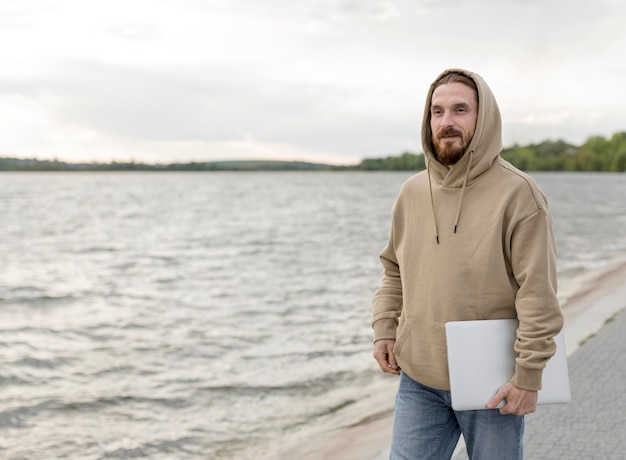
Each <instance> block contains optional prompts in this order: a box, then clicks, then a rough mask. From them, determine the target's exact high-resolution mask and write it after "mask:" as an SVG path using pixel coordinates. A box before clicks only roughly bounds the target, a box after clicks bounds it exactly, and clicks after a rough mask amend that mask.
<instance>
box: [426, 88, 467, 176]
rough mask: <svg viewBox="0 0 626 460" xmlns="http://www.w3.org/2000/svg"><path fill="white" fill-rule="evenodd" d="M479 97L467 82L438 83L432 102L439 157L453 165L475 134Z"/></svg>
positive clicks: (433, 134)
mask: <svg viewBox="0 0 626 460" xmlns="http://www.w3.org/2000/svg"><path fill="white" fill-rule="evenodd" d="M477 117H478V101H477V97H476V92H475V91H474V90H473V89H472V88H470V87H469V86H467V85H464V84H463V83H458V82H451V83H447V84H445V85H441V86H438V87H437V88H435V91H434V92H433V96H432V100H431V104H430V130H431V132H432V142H433V147H434V153H435V156H436V157H437V160H438V161H439V162H440V163H442V164H444V165H448V166H450V165H453V164H455V163H456V162H457V161H459V159H460V158H461V157H462V156H463V154H464V153H465V150H467V147H468V146H469V144H470V142H471V141H472V137H474V130H475V129H476V119H477Z"/></svg>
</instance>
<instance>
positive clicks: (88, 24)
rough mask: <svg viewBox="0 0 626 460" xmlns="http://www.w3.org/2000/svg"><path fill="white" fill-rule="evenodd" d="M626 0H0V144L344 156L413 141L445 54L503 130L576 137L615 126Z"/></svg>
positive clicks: (512, 135)
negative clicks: (1, 0) (467, 76)
mask: <svg viewBox="0 0 626 460" xmlns="http://www.w3.org/2000/svg"><path fill="white" fill-rule="evenodd" d="M7 5H8V6H7ZM624 9H625V7H624V6H623V5H622V4H621V3H620V2H615V1H609V0H601V1H598V2H593V3H589V2H582V1H580V0H575V1H573V2H570V3H568V4H567V8H564V7H563V2H559V1H556V0H548V1H542V2H539V1H519V0H505V1H495V0H489V1H486V2H481V3H479V4H477V3H476V2H470V1H469V0H456V1H454V2H445V3H442V2H437V1H434V0H427V1H421V2H413V1H409V0H396V1H392V0H388V1H385V0H378V1H369V2H359V1H356V0H339V1H331V0H306V1H302V2H293V1H287V0H268V1H266V2H253V1H251V0H233V1H230V2H204V1H197V0H181V1H173V0H171V1H169V0H164V1H160V2H149V1H147V0H135V1H132V2H121V1H117V0H111V1H110V2H107V3H100V4H98V5H97V8H95V9H93V8H91V6H90V5H86V4H84V2H79V1H73V0H66V1H57V2H51V3H49V2H43V1H41V0H31V1H24V2H19V3H18V2H12V3H11V2H10V3H5V4H3V6H0V18H2V19H0V40H2V41H3V42H4V43H12V44H15V46H12V47H5V48H4V49H3V51H2V54H1V57H2V58H3V62H4V63H5V65H4V66H3V67H2V68H1V69H0V98H1V100H0V102H2V105H0V120H3V121H4V122H5V124H4V126H5V128H6V129H7V131H8V134H7V135H6V136H5V138H4V141H3V144H2V145H0V151H5V152H7V151H8V152H13V153H14V154H20V155H27V154H33V153H35V154H36V153H37V152H40V153H39V154H40V155H43V154H44V153H46V152H47V153H46V154H50V152H61V153H62V154H63V155H73V156H75V157H78V156H80V155H81V152H88V153H83V155H94V152H97V154H98V155H99V156H101V157H103V158H105V157H106V156H107V155H109V156H110V157H113V156H116V157H117V158H119V156H120V155H128V156H135V157H136V158H137V159H138V160H141V158H142V156H145V157H146V158H147V157H148V156H149V155H152V156H153V157H158V158H166V156H167V154H168V153H167V152H172V151H173V150H175V151H176V155H177V157H178V158H180V157H185V158H190V157H192V156H195V155H200V156H201V157H203V158H207V159H208V158H216V157H220V158H223V157H224V155H226V156H228V155H232V156H238V157H245V154H246V152H248V154H249V155H250V156H256V155H261V154H262V153H268V152H271V151H275V152H280V155H289V154H293V155H299V157H298V158H299V159H315V158H322V157H324V158H332V157H335V158H340V159H346V158H352V159H353V160H354V161H356V160H358V159H360V158H364V157H373V156H383V155H388V154H396V153H400V152H402V151H404V150H412V151H419V150H420V149H421V148H420V145H419V139H420V135H419V127H420V124H421V114H422V108H423V107H422V105H423V100H424V96H425V93H426V90H427V88H428V85H429V83H430V81H432V79H433V78H434V77H435V76H436V75H437V74H438V73H439V72H440V71H441V70H443V69H444V68H448V67H464V68H468V69H470V70H474V71H477V72H478V73H480V74H481V75H483V77H485V79H486V81H487V82H488V84H489V85H490V86H491V87H492V89H493V91H494V93H495V95H496V98H497V99H498V101H499V104H500V106H501V111H502V114H503V121H504V123H503V125H504V131H505V143H512V142H518V143H525V142H529V141H541V140H543V139H545V138H546V137H550V138H564V139H565V140H568V141H571V142H580V141H582V140H584V138H586V137H587V136H588V135H591V134H598V133H600V134H603V135H610V134H612V132H615V131H619V130H624V126H623V123H622V121H621V119H622V118H621V110H622V109H621V108H622V107H623V103H624V102H625V101H624V97H622V96H621V94H620V93H619V92H617V91H616V88H618V87H620V85H621V76H622V75H623V74H624V73H625V71H626V69H625V68H624V67H626V64H624V63H623V62H622V61H623V60H622V59H621V52H622V50H623V49H625V48H626V33H624V32H623V28H622V24H621V21H620V19H619V18H621V17H623V16H622V13H623V12H624ZM122 13H123V14H122ZM107 152H109V153H107ZM150 152H158V153H150ZM194 159H202V158H200V157H196V158H194Z"/></svg>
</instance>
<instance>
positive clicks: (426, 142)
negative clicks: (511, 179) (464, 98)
mask: <svg viewBox="0 0 626 460" xmlns="http://www.w3.org/2000/svg"><path fill="white" fill-rule="evenodd" d="M453 72H456V73H460V74H463V75H465V76H467V77H469V78H470V79H472V80H473V81H474V83H476V88H477V89H478V116H477V119H476V129H475V130H474V137H473V138H472V140H471V142H470V144H469V146H468V148H467V151H466V152H465V153H464V154H463V156H462V157H461V159H460V160H459V161H458V162H457V164H456V165H455V166H454V167H453V168H449V167H448V166H445V165H443V164H441V163H439V162H438V161H437V160H436V159H435V155H434V153H433V145H432V140H431V139H432V133H431V129H430V105H431V101H432V97H433V91H434V90H435V83H436V82H437V81H438V80H439V79H440V78H442V77H443V76H445V75H447V74H449V73H453ZM422 148H423V150H424V156H425V159H426V163H427V165H428V169H429V173H430V175H432V178H433V180H434V181H435V182H437V183H439V184H441V185H442V186H446V187H462V186H463V184H464V182H465V180H467V184H471V183H472V182H473V181H474V180H475V179H476V178H477V177H478V176H480V175H481V174H482V173H484V172H485V171H487V170H488V169H489V168H490V167H491V165H492V164H493V162H494V160H495V159H496V158H497V157H498V155H499V154H500V152H501V151H502V119H501V117H500V109H499V108H498V104H497V102H496V99H495V97H494V95H493V93H492V92H491V89H489V86H487V83H485V81H484V80H483V79H482V77H481V76H480V75H478V74H475V73H473V72H470V71H468V70H463V69H455V68H453V69H448V70H445V71H443V72H442V73H441V74H440V75H439V76H438V77H437V78H436V79H435V81H434V82H433V83H432V84H431V85H430V89H429V91H428V95H427V97H426V104H425V107H424V118H423V121H422ZM470 152H471V155H470V154H469V153H470ZM470 162H471V164H469V163H470ZM466 171H467V173H466Z"/></svg>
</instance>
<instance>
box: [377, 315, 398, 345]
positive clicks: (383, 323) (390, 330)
mask: <svg viewBox="0 0 626 460" xmlns="http://www.w3.org/2000/svg"><path fill="white" fill-rule="evenodd" d="M372 328H373V329H374V342H376V341H377V340H383V339H388V340H395V339H396V330H397V329H398V323H397V321H395V320H393V319H379V320H378V321H376V322H375V323H373V324H372Z"/></svg>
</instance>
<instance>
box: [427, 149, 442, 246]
mask: <svg viewBox="0 0 626 460" xmlns="http://www.w3.org/2000/svg"><path fill="white" fill-rule="evenodd" d="M426 172H427V173H428V189H429V190H430V210H431V212H432V213H433V223H434V225H435V240H437V244H439V230H438V229H437V217H435V200H434V199H433V184H432V181H431V179H430V161H427V162H426Z"/></svg>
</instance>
